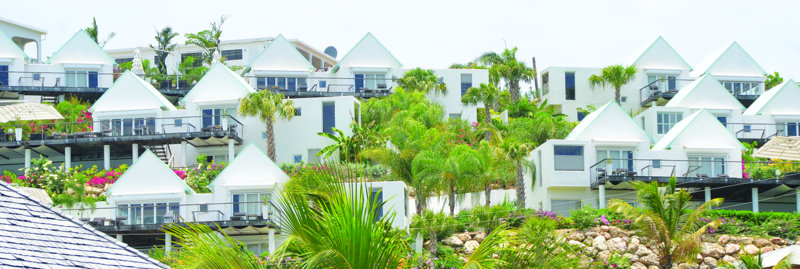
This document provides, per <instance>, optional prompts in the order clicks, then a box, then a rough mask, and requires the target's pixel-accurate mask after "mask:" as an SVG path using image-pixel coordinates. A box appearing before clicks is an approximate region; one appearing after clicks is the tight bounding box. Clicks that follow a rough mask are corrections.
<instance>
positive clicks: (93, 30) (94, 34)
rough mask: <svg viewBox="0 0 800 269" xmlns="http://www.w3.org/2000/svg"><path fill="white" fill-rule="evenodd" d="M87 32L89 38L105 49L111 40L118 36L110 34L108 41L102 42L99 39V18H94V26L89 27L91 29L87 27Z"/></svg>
mask: <svg viewBox="0 0 800 269" xmlns="http://www.w3.org/2000/svg"><path fill="white" fill-rule="evenodd" d="M85 30H86V33H87V34H89V37H91V38H92V40H94V42H95V43H97V44H98V45H100V47H105V46H106V43H108V41H109V40H111V39H112V38H114V36H116V35H117V33H115V32H111V33H109V34H108V36H107V37H106V39H105V40H103V41H102V42H101V41H100V39H99V36H100V30H99V28H98V27H97V18H95V17H92V25H91V26H89V27H86V29H85Z"/></svg>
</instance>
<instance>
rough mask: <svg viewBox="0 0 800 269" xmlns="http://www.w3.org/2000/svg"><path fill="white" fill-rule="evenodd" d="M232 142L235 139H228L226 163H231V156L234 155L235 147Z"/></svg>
mask: <svg viewBox="0 0 800 269" xmlns="http://www.w3.org/2000/svg"><path fill="white" fill-rule="evenodd" d="M234 142H236V141H234V140H233V139H228V163H231V162H232V161H233V158H234V157H236V153H235V152H236V151H235V150H236V147H235V144H234Z"/></svg>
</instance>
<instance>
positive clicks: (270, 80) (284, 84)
mask: <svg viewBox="0 0 800 269" xmlns="http://www.w3.org/2000/svg"><path fill="white" fill-rule="evenodd" d="M264 85H266V87H268V88H272V87H278V88H279V89H281V90H287V91H297V90H300V91H305V90H306V89H307V85H306V78H298V77H258V78H256V86H257V87H258V88H259V89H263V88H265V87H264Z"/></svg>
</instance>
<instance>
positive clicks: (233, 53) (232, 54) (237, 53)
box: [222, 49, 242, 61]
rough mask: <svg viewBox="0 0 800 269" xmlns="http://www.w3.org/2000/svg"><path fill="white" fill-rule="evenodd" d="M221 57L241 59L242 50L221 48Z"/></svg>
mask: <svg viewBox="0 0 800 269" xmlns="http://www.w3.org/2000/svg"><path fill="white" fill-rule="evenodd" d="M222 57H223V58H225V60H226V61H228V60H241V59H242V50H241V49H235V50H223V51H222Z"/></svg>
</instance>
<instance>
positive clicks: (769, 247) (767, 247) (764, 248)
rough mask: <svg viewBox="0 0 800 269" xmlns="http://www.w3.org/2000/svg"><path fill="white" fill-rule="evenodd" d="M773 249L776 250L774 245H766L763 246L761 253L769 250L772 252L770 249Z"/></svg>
mask: <svg viewBox="0 0 800 269" xmlns="http://www.w3.org/2000/svg"><path fill="white" fill-rule="evenodd" d="M773 250H775V248H774V247H771V246H766V247H763V248H761V253H767V252H770V251H773Z"/></svg>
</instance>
